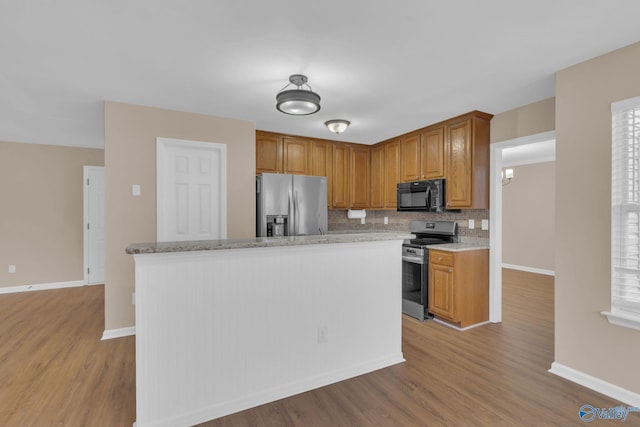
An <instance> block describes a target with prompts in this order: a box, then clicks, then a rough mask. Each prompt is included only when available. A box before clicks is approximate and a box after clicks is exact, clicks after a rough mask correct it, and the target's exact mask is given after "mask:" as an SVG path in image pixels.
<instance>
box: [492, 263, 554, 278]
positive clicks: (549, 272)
mask: <svg viewBox="0 0 640 427" xmlns="http://www.w3.org/2000/svg"><path fill="white" fill-rule="evenodd" d="M502 268H508V269H511V270H520V271H526V272H528V273H537V274H544V275H545V276H554V277H555V275H556V272H555V271H553V270H545V269H544V268H537V267H527V266H524V265H515V264H506V263H504V262H503V263H502Z"/></svg>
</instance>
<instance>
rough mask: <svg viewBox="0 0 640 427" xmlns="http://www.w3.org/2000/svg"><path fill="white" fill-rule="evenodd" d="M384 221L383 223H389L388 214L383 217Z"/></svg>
mask: <svg viewBox="0 0 640 427" xmlns="http://www.w3.org/2000/svg"><path fill="white" fill-rule="evenodd" d="M384 223H385V224H389V217H388V216H385V217H384Z"/></svg>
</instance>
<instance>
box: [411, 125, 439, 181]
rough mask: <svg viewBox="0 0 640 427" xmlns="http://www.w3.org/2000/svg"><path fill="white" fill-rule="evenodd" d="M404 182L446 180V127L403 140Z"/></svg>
mask: <svg viewBox="0 0 640 427" xmlns="http://www.w3.org/2000/svg"><path fill="white" fill-rule="evenodd" d="M400 152H401V156H402V157H401V161H400V169H401V179H402V182H410V181H420V180H424V179H436V178H444V126H438V127H435V128H427V130H425V131H424V132H421V133H410V134H407V135H405V136H403V137H402V138H401V150H400Z"/></svg>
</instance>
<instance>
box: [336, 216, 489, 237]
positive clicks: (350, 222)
mask: <svg viewBox="0 0 640 427" xmlns="http://www.w3.org/2000/svg"><path fill="white" fill-rule="evenodd" d="M384 217H387V218H388V221H389V223H388V224H385V223H384ZM470 219H472V220H474V222H475V227H474V229H473V230H470V229H469V227H468V220H470ZM483 219H486V220H489V209H469V210H466V209H465V210H463V211H461V212H442V213H432V212H429V213H427V212H398V211H395V210H367V217H366V219H365V223H364V224H361V223H360V220H359V219H349V218H347V211H346V210H330V211H329V231H345V230H353V231H366V230H371V231H409V222H410V221H412V220H422V221H456V222H457V223H458V227H459V230H460V235H461V236H467V237H482V238H489V230H482V229H481V227H482V220H483Z"/></svg>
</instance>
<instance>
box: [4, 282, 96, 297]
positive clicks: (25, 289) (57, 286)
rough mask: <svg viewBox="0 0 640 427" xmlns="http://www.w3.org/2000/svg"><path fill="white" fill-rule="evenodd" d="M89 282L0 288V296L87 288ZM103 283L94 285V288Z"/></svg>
mask: <svg viewBox="0 0 640 427" xmlns="http://www.w3.org/2000/svg"><path fill="white" fill-rule="evenodd" d="M85 285H87V282H85V281H84V280H73V281H69V282H54V283H38V284H33V285H20V286H7V287H4V288H0V294H15V293H18V292H31V291H46V290H49V289H62V288H75V287H78V286H85ZM95 285H99V286H102V283H99V284H94V285H92V286H95Z"/></svg>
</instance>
